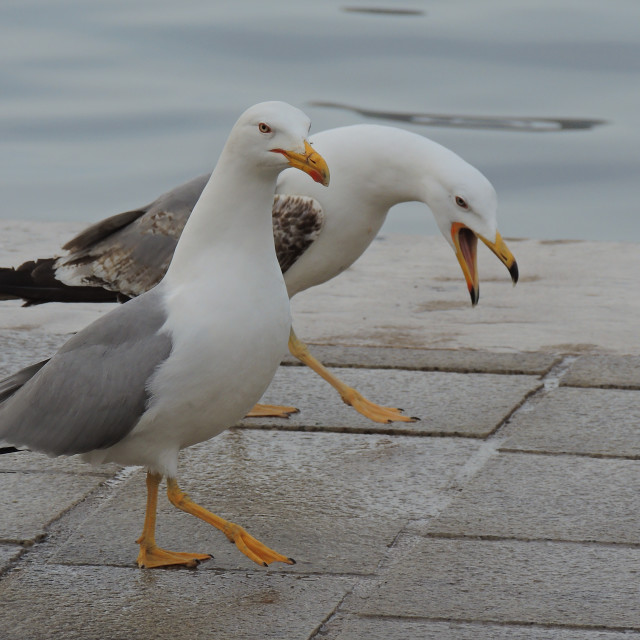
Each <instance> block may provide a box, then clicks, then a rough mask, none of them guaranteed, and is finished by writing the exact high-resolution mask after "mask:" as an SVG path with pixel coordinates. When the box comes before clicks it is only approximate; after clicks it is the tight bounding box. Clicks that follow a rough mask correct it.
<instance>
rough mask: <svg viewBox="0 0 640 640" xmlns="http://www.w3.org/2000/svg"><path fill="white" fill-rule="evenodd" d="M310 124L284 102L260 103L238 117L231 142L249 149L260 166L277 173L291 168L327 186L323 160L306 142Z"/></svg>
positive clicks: (295, 109)
mask: <svg viewBox="0 0 640 640" xmlns="http://www.w3.org/2000/svg"><path fill="white" fill-rule="evenodd" d="M310 126H311V121H310V120H309V118H308V117H307V116H306V115H305V114H304V113H303V112H302V111H300V109H297V108H296V107H293V106H291V105H290V104H287V103H286V102H275V101H274V102H261V103H259V104H256V105H254V106H253V107H250V108H249V109H247V110H246V111H245V112H244V113H243V114H242V116H240V118H239V119H238V122H237V123H236V126H235V127H234V131H233V132H232V133H233V134H234V138H235V139H234V140H233V144H234V147H235V148H238V147H239V146H243V147H247V148H251V150H252V157H254V158H256V162H257V163H258V165H259V166H261V167H262V168H265V169H267V170H275V172H276V173H277V172H279V171H281V170H282V169H286V168H287V167H295V168H296V169H300V170H301V171H304V172H305V173H307V174H309V176H311V178H313V180H315V181H316V182H319V183H320V184H323V185H325V186H327V185H328V184H329V168H328V166H327V163H326V162H325V160H324V158H323V157H322V156H321V155H320V154H319V153H317V152H316V151H315V150H314V149H313V147H311V145H310V144H309V142H308V141H307V136H308V135H309V127H310ZM256 149H257V150H258V153H256Z"/></svg>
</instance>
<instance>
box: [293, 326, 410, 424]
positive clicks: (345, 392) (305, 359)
mask: <svg viewBox="0 0 640 640" xmlns="http://www.w3.org/2000/svg"><path fill="white" fill-rule="evenodd" d="M289 351H290V352H291V355H293V356H294V357H296V358H298V360H300V362H302V363H303V364H306V365H307V366H308V367H309V368H311V369H312V370H313V371H315V372H316V373H317V374H318V375H319V376H320V377H321V378H324V379H325V380H326V381H327V382H328V383H329V384H330V385H331V386H332V387H333V388H334V389H336V391H337V392H338V393H339V394H340V397H341V398H342V401H343V402H344V403H345V404H348V405H350V406H352V407H353V408H354V409H355V410H356V411H357V412H358V413H361V414H362V415H363V416H365V417H366V418H369V420H373V421H374V422H382V423H388V422H415V421H416V420H417V419H418V418H410V417H409V416H405V415H402V409H395V408H393V407H383V406H381V405H379V404H376V403H375V402H371V400H367V399H366V398H365V397H364V396H363V395H362V394H361V393H358V391H356V390H355V389H354V388H353V387H349V386H348V385H346V384H345V383H344V382H342V380H340V379H339V378H338V377H336V376H334V375H333V374H332V373H331V372H330V371H329V370H328V369H327V368H326V367H325V366H324V365H323V364H322V363H321V362H320V361H319V360H317V359H316V358H314V357H313V356H312V355H311V353H310V352H309V349H308V347H307V345H306V344H304V342H302V341H301V340H300V339H299V338H298V336H296V334H295V333H294V331H293V328H292V329H291V333H290V334H289Z"/></svg>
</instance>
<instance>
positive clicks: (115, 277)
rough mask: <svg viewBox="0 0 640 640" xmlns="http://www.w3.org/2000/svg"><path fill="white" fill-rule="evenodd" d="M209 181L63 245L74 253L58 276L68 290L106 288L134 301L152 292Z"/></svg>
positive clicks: (203, 178) (60, 265) (173, 193)
mask: <svg viewBox="0 0 640 640" xmlns="http://www.w3.org/2000/svg"><path fill="white" fill-rule="evenodd" d="M208 179H209V175H208V174H207V175H203V176H199V177H198V178H195V179H193V180H190V181H189V182H187V183H185V184H183V185H180V186H179V187H176V188H175V189H172V190H171V191H169V192H167V193H165V194H163V195H161V196H160V197H159V198H157V199H156V200H154V201H153V202H152V203H151V204H149V205H148V206H146V207H143V208H142V209H138V210H136V212H130V213H129V214H119V215H118V216H112V218H107V219H106V220H103V221H101V222H99V223H97V224H96V225H93V227H90V228H89V229H87V230H85V231H84V232H83V233H82V234H80V235H79V236H77V237H76V238H74V239H73V240H71V241H70V242H68V243H67V244H66V245H65V248H66V249H68V250H69V251H70V253H69V255H67V256H64V257H62V258H59V259H58V260H57V262H56V277H57V278H58V279H60V280H61V281H62V282H64V283H65V284H67V285H69V286H92V287H102V288H104V289H108V290H110V291H116V292H118V293H119V294H121V295H122V296H124V297H130V298H131V297H135V296H138V295H140V294H141V293H144V292H145V291H148V290H149V289H151V288H152V287H154V286H155V285H156V284H157V283H158V282H159V281H160V280H161V279H162V277H163V276H164V274H165V272H166V270H167V268H168V267H169V263H170V262H171V258H172V256H173V252H174V250H175V248H176V244H177V242H178V238H179V237H180V234H181V233H182V230H183V229H184V225H185V224H186V222H187V220H188V218H189V216H190V215H191V211H192V210H193V207H194V206H195V204H196V202H197V201H198V198H199V197H200V194H201V193H202V190H203V189H204V186H205V185H206V183H207V181H208ZM134 213H137V214H138V215H133V214H134Z"/></svg>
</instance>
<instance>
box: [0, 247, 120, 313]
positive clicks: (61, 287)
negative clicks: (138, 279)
mask: <svg viewBox="0 0 640 640" xmlns="http://www.w3.org/2000/svg"><path fill="white" fill-rule="evenodd" d="M55 263H56V258H42V259H39V260H30V261H28V262H25V263H24V264H21V265H20V266H19V267H18V268H17V269H14V268H13V267H9V268H2V267H0V299H2V300H8V299H13V298H22V299H23V300H24V306H25V307H29V306H31V305H35V304H43V303H45V302H116V301H117V300H118V294H117V293H116V292H114V291H108V290H107V289H103V288H102V287H90V286H87V287H82V286H78V287H71V286H69V285H66V284H64V283H63V282H60V280H58V279H57V278H56V269H55Z"/></svg>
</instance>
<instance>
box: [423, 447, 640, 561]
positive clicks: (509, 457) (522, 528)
mask: <svg viewBox="0 0 640 640" xmlns="http://www.w3.org/2000/svg"><path fill="white" fill-rule="evenodd" d="M639 512H640V464H639V463H638V461H636V460H618V459H597V458H581V457H576V456H546V455H527V454H520V453H503V454H499V455H497V456H494V457H493V458H492V459H490V460H489V461H488V462H487V464H486V465H485V466H484V467H483V468H482V469H481V470H480V471H479V472H478V473H477V474H476V475H475V476H474V477H473V478H472V479H471V481H470V482H469V483H468V484H467V485H465V486H464V488H463V489H462V491H461V492H460V494H459V496H458V497H457V498H456V499H455V500H453V501H452V502H451V504H450V505H449V506H448V507H447V508H446V509H444V510H443V511H442V512H441V513H440V515H438V516H437V517H436V518H434V519H433V520H431V521H428V522H426V523H424V524H423V525H420V526H418V525H417V523H416V525H412V527H413V526H415V529H412V531H420V532H421V533H429V534H432V535H436V534H437V535H453V536H489V537H499V538H521V539H527V540H529V539H553V540H575V541H597V542H602V543H631V544H640V529H639V528H638V513H639ZM639 568H640V567H639Z"/></svg>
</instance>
